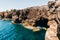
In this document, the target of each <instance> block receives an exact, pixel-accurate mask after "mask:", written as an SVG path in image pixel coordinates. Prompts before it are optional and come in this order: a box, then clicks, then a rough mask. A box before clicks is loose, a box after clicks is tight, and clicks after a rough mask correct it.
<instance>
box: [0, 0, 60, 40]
mask: <svg viewBox="0 0 60 40" xmlns="http://www.w3.org/2000/svg"><path fill="white" fill-rule="evenodd" d="M0 18H1V19H3V20H7V19H8V18H10V19H12V23H24V25H28V26H29V27H31V26H32V27H34V30H36V29H37V28H36V27H37V26H41V27H45V28H48V29H47V32H46V37H45V38H46V40H52V39H54V38H56V39H54V40H58V38H59V39H60V26H59V25H60V0H55V1H49V2H48V5H43V6H34V7H29V8H25V9H22V10H16V9H14V10H11V11H7V12H0ZM53 20H54V21H53ZM37 30H38V29H37ZM51 32H52V33H51ZM57 35H58V38H57ZM50 38H51V39H50Z"/></svg>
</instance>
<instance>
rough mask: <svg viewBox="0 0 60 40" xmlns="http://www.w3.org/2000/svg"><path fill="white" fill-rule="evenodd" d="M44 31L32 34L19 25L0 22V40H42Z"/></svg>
mask: <svg viewBox="0 0 60 40" xmlns="http://www.w3.org/2000/svg"><path fill="white" fill-rule="evenodd" d="M45 32H46V31H45V30H40V31H38V32H33V31H32V30H28V29H25V28H24V27H23V26H22V25H21V24H11V23H10V20H7V21H3V20H0V40H44V39H45Z"/></svg>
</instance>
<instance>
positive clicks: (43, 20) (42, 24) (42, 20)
mask: <svg viewBox="0 0 60 40" xmlns="http://www.w3.org/2000/svg"><path fill="white" fill-rule="evenodd" d="M47 22H48V19H46V18H40V20H38V21H36V22H35V26H40V27H45V28H49V26H48V25H47Z"/></svg>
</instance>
